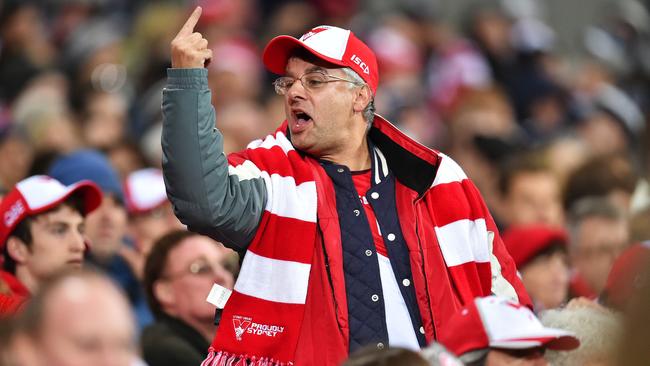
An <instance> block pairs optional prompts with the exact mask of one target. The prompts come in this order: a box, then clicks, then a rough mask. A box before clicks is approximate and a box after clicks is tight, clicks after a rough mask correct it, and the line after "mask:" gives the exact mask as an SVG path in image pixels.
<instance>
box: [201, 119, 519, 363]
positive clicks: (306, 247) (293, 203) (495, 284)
mask: <svg viewBox="0 0 650 366" xmlns="http://www.w3.org/2000/svg"><path fill="white" fill-rule="evenodd" d="M380 122H381V121H380ZM383 126H384V131H383V132H387V133H389V134H391V135H395V134H400V136H401V133H400V132H397V130H396V129H395V131H393V130H392V129H394V127H392V126H391V125H389V124H387V123H386V124H385V125H383ZM380 127H381V125H380ZM387 129H388V130H387ZM386 130H387V131H386ZM284 131H286V124H283V125H282V126H281V127H280V128H279V129H278V130H277V131H276V132H275V134H274V135H271V136H268V137H266V139H265V140H264V141H262V140H257V141H254V142H253V143H251V144H250V145H249V148H248V149H247V150H245V151H244V152H242V153H238V154H234V155H232V154H231V155H230V156H229V157H228V160H229V164H230V166H229V173H230V175H231V176H232V175H234V176H237V177H238V179H239V180H240V181H241V180H246V179H257V178H263V179H264V182H265V185H266V189H267V203H266V207H265V210H264V213H263V215H262V219H261V222H260V225H259V227H258V229H257V232H256V235H255V238H254V239H253V241H252V243H251V245H250V246H249V248H248V251H247V253H246V256H245V258H244V261H243V264H242V269H241V272H240V275H239V278H238V280H237V283H236V284H235V288H234V291H233V294H232V296H231V297H230V299H229V300H228V303H227V305H226V308H225V309H224V312H223V315H222V318H221V323H220V325H219V328H218V330H217V334H216V336H215V339H214V340H213V343H212V345H211V347H210V349H209V355H208V357H207V358H206V360H205V361H204V362H203V363H202V364H201V366H226V365H236V366H246V365H265V366H266V365H269V366H270V365H292V364H293V363H294V361H295V359H294V357H295V354H296V347H297V343H298V337H299V334H300V331H301V326H302V322H303V318H304V314H305V300H306V297H307V289H308V285H309V274H310V270H311V267H312V259H313V254H314V245H315V244H314V243H315V242H316V224H317V222H316V218H317V209H318V206H317V205H318V202H317V201H318V200H317V191H316V183H315V179H314V178H315V176H314V173H313V172H312V170H311V169H312V167H311V165H312V164H310V163H309V162H308V160H307V159H309V158H307V157H303V156H301V155H300V154H299V153H298V152H297V151H296V150H295V149H294V148H293V146H292V145H291V142H290V141H289V140H288V139H287V136H286V135H285V134H284ZM398 137H399V136H398ZM411 143H412V144H415V143H414V142H411ZM434 154H436V155H438V157H440V158H441V159H440V161H439V162H438V164H439V166H438V169H437V173H436V177H435V181H434V182H433V184H432V187H433V189H432V190H431V192H430V193H431V195H430V197H429V198H428V200H427V202H429V204H430V205H431V207H432V208H430V209H431V210H432V212H430V214H431V215H432V216H436V217H437V219H436V221H438V222H436V224H435V234H433V233H432V234H433V235H434V236H435V237H430V238H429V239H430V240H432V242H437V245H436V247H437V248H439V249H433V250H429V249H427V248H423V251H424V254H423V255H424V256H425V258H421V260H426V261H430V260H432V261H434V260H433V259H431V258H432V257H431V256H434V257H435V256H436V255H438V254H436V255H434V254H432V253H430V252H431V251H433V252H435V253H441V254H442V257H443V258H444V263H445V265H446V266H447V268H448V270H449V275H450V277H451V278H450V280H451V282H452V283H453V284H454V285H455V289H456V291H457V294H456V295H457V296H459V297H460V299H463V300H465V301H469V300H471V299H472V298H473V297H476V296H486V295H489V294H490V293H495V294H499V295H502V296H506V297H509V298H512V299H514V300H515V301H516V300H517V299H518V297H520V296H523V300H524V301H523V303H525V304H528V303H529V299H528V297H527V296H526V294H525V290H524V289H523V286H521V283H520V282H518V280H517V279H516V278H515V277H516V276H515V275H514V269H513V266H514V264H512V263H510V262H511V259H510V258H509V256H508V254H507V252H506V251H505V248H504V246H503V244H502V243H501V242H500V239H498V234H497V229H496V226H495V225H494V222H493V220H492V219H491V218H490V215H489V212H488V211H487V207H485V204H484V203H483V200H482V199H481V198H480V194H479V193H478V191H477V190H476V188H475V187H474V186H473V185H472V184H471V182H470V181H469V180H468V179H467V177H466V176H465V174H464V173H463V172H462V170H461V169H460V167H458V165H457V164H456V163H454V162H453V161H452V160H451V159H449V158H447V157H445V156H444V155H442V154H439V153H434ZM384 163H385V162H384ZM429 204H428V205H429ZM434 208H439V209H435V210H434ZM433 211H435V212H433ZM408 213H409V211H408V210H407V211H406V212H405V213H404V214H408ZM405 217H406V218H405V220H407V221H408V220H411V218H410V216H408V215H407V216H405ZM412 219H413V221H415V219H414V218H412ZM493 240H496V241H497V243H496V244H497V245H494V246H493ZM413 241H414V242H416V241H417V240H413ZM329 244H331V243H327V242H326V243H325V246H326V247H328V245H329ZM328 250H329V251H331V253H334V254H333V256H334V259H336V258H338V257H337V254H336V253H339V254H340V248H339V249H338V251H337V248H328ZM427 253H428V254H427ZM330 259H332V258H330ZM504 261H505V262H504ZM434 262H435V261H434ZM332 263H333V262H332ZM503 265H506V266H507V268H509V272H508V273H509V274H510V275H509V276H510V277H512V278H504V276H503V275H502V266H503ZM424 267H427V266H424ZM330 270H331V271H332V277H333V286H334V292H335V293H337V291H336V289H337V288H338V289H339V293H341V291H340V288H341V286H345V285H344V284H343V283H342V279H341V278H339V279H338V280H337V279H336V278H334V277H336V276H337V275H338V274H339V272H341V271H342V269H341V268H338V267H337V268H330ZM425 270H426V268H425ZM429 270H431V269H429ZM337 271H338V272H337ZM340 274H342V272H341V273H340ZM338 277H340V275H338ZM513 284H514V286H515V287H513ZM416 285H417V283H416ZM419 288H421V289H422V288H428V287H427V286H425V285H424V284H421V286H419ZM344 292H345V291H344V290H343V292H342V293H343V294H344ZM423 294H424V293H423ZM426 296H431V297H435V295H434V294H430V293H429V294H426ZM343 300H344V299H340V301H339V303H340V304H342V307H343V310H342V311H343V312H347V308H346V307H345V301H343ZM519 300H520V301H521V300H522V299H521V298H519ZM312 301H314V300H312ZM453 303H454V301H453V300H450V301H447V302H445V304H447V305H448V306H447V307H450V306H451V307H453ZM429 306H430V305H429ZM441 311H443V312H444V314H447V313H448V314H447V315H450V314H451V313H452V312H453V309H451V308H448V309H447V308H446V310H441ZM427 334H431V335H432V334H433V330H432V329H430V330H428V331H427Z"/></svg>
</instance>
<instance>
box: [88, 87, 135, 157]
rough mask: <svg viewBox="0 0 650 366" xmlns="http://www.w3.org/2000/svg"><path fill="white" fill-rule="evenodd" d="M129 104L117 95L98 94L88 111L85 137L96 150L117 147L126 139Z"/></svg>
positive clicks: (92, 99)
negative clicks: (125, 131) (125, 128)
mask: <svg viewBox="0 0 650 366" xmlns="http://www.w3.org/2000/svg"><path fill="white" fill-rule="evenodd" d="M126 109H127V104H126V101H125V100H124V98H123V97H122V96H120V95H119V94H115V93H97V94H95V95H93V96H92V98H91V99H90V102H89V103H88V106H87V109H86V119H85V120H84V123H83V135H84V139H85V140H86V142H87V143H88V144H89V145H90V146H92V147H95V148H98V149H105V148H110V147H113V146H115V145H117V144H118V143H119V142H120V141H121V139H122V138H123V137H124V126H125V124H126V119H127V118H126Z"/></svg>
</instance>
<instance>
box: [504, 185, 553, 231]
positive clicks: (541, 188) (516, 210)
mask: <svg viewBox="0 0 650 366" xmlns="http://www.w3.org/2000/svg"><path fill="white" fill-rule="evenodd" d="M504 203H505V210H504V211H505V212H504V215H505V217H506V218H507V221H508V222H507V224H508V225H527V224H548V225H551V226H561V225H563V224H564V213H563V211H562V204H561V201H560V185H559V182H558V181H557V179H556V178H555V176H553V175H552V174H551V173H547V172H522V173H519V174H517V175H515V176H514V177H513V179H512V181H511V183H510V189H509V192H508V194H507V196H506V197H505V202H504Z"/></svg>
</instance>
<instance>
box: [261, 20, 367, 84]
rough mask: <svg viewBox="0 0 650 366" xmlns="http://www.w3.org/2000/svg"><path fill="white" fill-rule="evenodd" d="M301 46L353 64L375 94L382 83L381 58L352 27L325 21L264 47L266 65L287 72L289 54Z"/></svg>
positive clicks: (322, 56) (334, 60)
mask: <svg viewBox="0 0 650 366" xmlns="http://www.w3.org/2000/svg"><path fill="white" fill-rule="evenodd" d="M297 48H302V49H305V50H307V51H309V52H310V53H311V54H313V55H314V56H316V57H318V58H319V59H321V60H323V61H327V62H329V63H332V64H334V65H338V66H343V67H349V68H351V69H352V70H354V71H355V72H356V73H357V74H359V76H361V78H362V79H363V80H364V81H365V82H366V83H367V84H368V86H369V87H370V90H372V93H373V94H375V92H376V90H377V85H378V84H379V71H378V68H377V58H376V57H375V53H374V52H372V50H371V49H370V48H369V47H368V46H367V45H366V44H365V43H363V42H361V40H360V39H359V38H357V36H355V35H354V33H352V32H351V31H349V30H347V29H342V28H338V27H332V26H329V25H321V26H318V27H315V28H312V29H311V30H310V31H309V32H307V33H305V34H303V35H302V37H300V39H296V38H294V37H291V36H278V37H275V38H273V39H272V40H271V41H270V42H269V44H267V45H266V48H265V49H264V53H263V55H262V60H263V61H264V65H265V66H266V68H267V69H269V71H271V72H273V73H276V74H279V75H282V74H284V73H285V68H286V66H287V62H288V61H289V57H290V56H291V53H292V52H293V51H294V50H295V49H297Z"/></svg>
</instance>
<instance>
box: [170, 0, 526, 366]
mask: <svg viewBox="0 0 650 366" xmlns="http://www.w3.org/2000/svg"><path fill="white" fill-rule="evenodd" d="M200 14H201V8H200V7H197V8H196V9H195V11H194V12H193V13H192V15H191V16H190V17H189V19H188V20H187V22H186V23H185V25H184V26H183V27H182V29H181V30H180V32H179V33H178V35H177V36H176V37H175V39H174V40H173V41H172V44H171V52H172V68H171V69H169V70H168V83H167V87H166V89H165V91H164V92H163V115H164V123H163V137H162V146H163V173H164V175H165V182H166V184H167V193H168V195H169V197H170V200H171V202H172V205H173V206H174V209H175V213H176V215H177V216H178V217H179V218H180V219H181V221H182V222H183V223H185V224H187V225H188V228H189V229H190V230H193V231H197V232H200V233H203V234H207V235H210V236H211V237H213V238H215V239H217V240H219V241H221V242H223V243H224V244H226V245H227V246H229V247H231V248H234V249H236V250H238V251H240V252H241V253H242V254H244V255H245V256H244V259H243V263H242V268H241V272H240V274H239V277H238V279H237V282H236V284H235V287H234V291H233V293H232V295H231V296H230V298H229V300H228V301H227V303H226V305H225V309H224V311H223V315H222V318H221V323H220V326H219V328H218V330H217V333H216V335H215V338H214V340H213V342H212V345H211V348H210V353H209V355H208V358H207V359H206V361H205V364H206V365H217V364H222V363H224V362H228V363H229V362H233V363H234V362H238V363H237V364H246V363H247V362H251V361H254V362H260V363H262V364H268V365H279V364H295V365H338V364H340V362H341V361H342V360H343V359H345V358H346V357H347V356H348V354H349V352H352V351H355V350H357V349H359V348H361V347H363V346H368V345H374V346H375V347H377V348H378V349H382V348H385V347H388V346H400V347H405V348H410V349H420V348H421V347H424V346H425V345H426V344H427V343H429V342H431V341H432V340H434V339H436V337H437V335H438V334H439V333H440V331H442V330H443V329H444V328H445V327H446V323H447V320H448V318H449V317H450V316H451V315H452V314H453V313H455V312H456V311H457V310H458V309H459V308H460V307H461V306H462V305H464V304H467V303H469V302H471V301H472V299H473V298H474V297H476V296H487V295H490V294H492V293H495V294H499V295H502V296H505V297H508V298H510V299H513V300H514V301H518V302H521V303H523V304H526V305H528V306H530V299H529V298H528V295H527V294H526V291H525V289H524V287H523V285H522V283H521V281H520V280H519V278H518V277H517V275H516V271H515V266H514V263H513V261H512V259H511V258H510V256H509V255H508V253H507V251H506V249H505V246H504V244H503V242H502V241H501V238H500V236H499V234H498V231H497V228H496V225H495V224H494V220H493V219H492V217H491V215H490V213H489V212H488V210H487V207H486V205H485V203H484V202H483V199H482V198H481V195H480V193H479V192H478V190H477V189H476V187H475V186H474V185H473V184H472V182H471V181H470V180H469V179H468V178H467V176H466V175H465V174H464V173H463V171H462V169H461V168H460V167H459V166H458V165H457V164H456V163H455V162H454V161H452V160H451V159H450V158H449V157H447V156H445V155H443V154H441V153H439V152H437V151H434V150H431V149H429V148H426V147H424V146H422V145H420V144H419V143H417V142H415V141H414V140H412V139H410V138H409V137H407V136H406V135H405V134H404V133H402V132H401V131H399V130H398V129H397V128H396V127H395V126H393V125H392V124H391V123H389V122H388V121H386V120H385V119H384V118H382V117H380V116H378V115H376V114H375V113H374V101H373V99H374V96H375V92H376V90H377V86H378V83H379V75H378V71H377V61H376V57H375V55H374V53H373V52H372V51H371V50H370V48H368V46H366V45H365V44H364V43H363V42H362V41H361V40H360V39H359V38H357V37H356V36H355V34H354V33H352V32H351V31H349V30H345V29H341V28H337V27H332V26H318V27H315V28H313V29H311V30H310V31H308V32H307V33H306V34H304V35H303V36H302V37H300V39H297V38H293V37H290V36H279V37H276V38H274V39H273V40H271V41H270V42H269V44H268V45H267V46H266V49H265V50H264V54H263V57H262V58H263V61H264V64H265V66H266V67H267V69H269V70H270V71H272V72H274V73H276V74H280V75H283V76H281V77H280V78H278V79H277V80H276V81H275V82H274V86H275V91H276V92H277V93H278V94H280V95H281V96H283V98H284V107H285V115H286V121H284V122H283V123H282V124H281V125H280V127H279V128H278V129H277V131H276V132H274V133H273V134H272V135H269V136H267V137H266V138H264V139H262V140H256V141H253V142H251V143H250V144H249V145H248V148H247V149H246V150H244V151H242V152H238V153H233V154H230V155H228V156H226V155H225V154H224V153H223V136H222V135H221V133H220V132H219V130H218V129H216V128H214V126H215V111H214V109H213V108H212V106H211V105H210V98H211V92H210V90H209V88H208V85H207V84H208V83H207V70H206V69H205V68H204V65H205V64H206V62H208V61H209V60H210V58H211V56H212V53H211V50H210V49H208V41H207V40H206V39H204V38H203V36H202V35H201V34H200V33H198V32H195V31H194V27H195V25H196V23H197V21H198V19H199V17H200Z"/></svg>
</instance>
